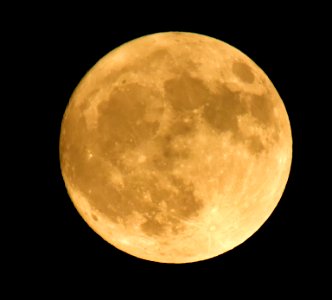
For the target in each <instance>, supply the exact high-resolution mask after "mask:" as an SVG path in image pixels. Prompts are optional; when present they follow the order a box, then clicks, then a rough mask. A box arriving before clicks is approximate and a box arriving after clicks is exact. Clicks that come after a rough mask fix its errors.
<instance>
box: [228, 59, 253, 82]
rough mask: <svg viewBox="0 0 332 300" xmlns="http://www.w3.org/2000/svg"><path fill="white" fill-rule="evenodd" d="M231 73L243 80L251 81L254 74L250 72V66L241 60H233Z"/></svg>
mask: <svg viewBox="0 0 332 300" xmlns="http://www.w3.org/2000/svg"><path fill="white" fill-rule="evenodd" d="M232 70H233V73H234V74H235V75H236V76H237V77H238V78H239V79H240V80H242V81H243V82H246V83H252V82H253V81H254V80H255V76H254V74H253V73H252V71H251V69H250V67H249V66H248V65H247V64H245V63H242V62H235V63H234V64H233V66H232Z"/></svg>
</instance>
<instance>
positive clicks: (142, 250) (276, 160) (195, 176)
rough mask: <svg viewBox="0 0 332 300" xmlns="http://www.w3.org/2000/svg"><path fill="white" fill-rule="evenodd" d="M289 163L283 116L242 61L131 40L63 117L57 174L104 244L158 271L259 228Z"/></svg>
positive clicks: (181, 45) (211, 48) (225, 50)
mask: <svg viewBox="0 0 332 300" xmlns="http://www.w3.org/2000/svg"><path fill="white" fill-rule="evenodd" d="M291 160H292V135H291V127H290V122H289V118H288V115H287V111H286V109H285V106H284V104H283V101H282V99H281V98H280V96H279V94H278V92H277V90H276V88H275V87H274V86H273V84H272V82H271V81H270V80H269V78H268V77H267V75H266V74H265V73H264V72H263V71H262V70H261V69H260V68H259V67H258V66H257V65H256V64H255V63H254V62H253V61H252V60H251V59H250V58H249V57H247V56H246V55H245V54H243V53H242V52H241V51H239V50H237V49H236V48H234V47H232V46H231V45H229V44H227V43H225V42H222V41H220V40H217V39H215V38H212V37H209V36H205V35H201V34H196V33H187V32H164V33H156V34H151V35H147V36H143V37H140V38H137V39H135V40H132V41H130V42H128V43H125V44H123V45H121V46H120V47H118V48H116V49H114V50H113V51H111V52H109V53H108V54H107V55H106V56H104V57H103V58H101V59H100V60H99V61H98V62H97V63H96V64H95V65H94V66H93V67H92V68H91V69H90V70H89V71H88V72H87V74H86V75H85V76H84V77H83V79H82V80H81V81H80V83H79V84H78V86H77V87H76V89H75V90H74V92H73V94H72V96H71V98H70V101H69V103H68V105H67V108H66V111H65V113H64V116H63V120H62V124H61V133H60V164H61V171H62V175H63V179H64V182H65V185H66V189H67V191H68V194H69V196H70V198H71V200H72V202H73V204H74V206H75V207H76V209H77V210H78V212H79V214H80V215H81V216H82V218H83V219H84V220H85V221H86V222H87V224H88V225H89V226H90V227H91V228H92V229H93V230H94V231H95V232H96V233H97V234H98V235H100V236H101V237H102V238H103V239H104V240H105V241H107V242H108V243H110V244H112V245H113V246H114V247H116V248H118V249H120V250H122V251H124V252H126V253H128V254H130V255H133V256H136V257H138V258H141V259H145V260H150V261H155V262H161V263H174V264H175V263H176V264H179V263H189V262H196V261H201V260H206V259H209V258H212V257H215V256H218V255H220V254H222V253H225V252H227V251H229V250H231V249H233V248H234V247H236V246H238V245H240V244H241V243H243V242H244V241H245V240H247V239H248V238H249V237H250V236H252V235H253V234H254V233H255V232H256V231H257V230H258V229H259V228H260V227H261V226H262V225H263V223H264V222H265V221H266V220H267V219H268V218H269V216H270V215H271V213H272V212H273V210H274V209H275V207H276V206H277V204H278V202H279V200H280V198H281V196H282V194H283V191H284V189H285V186H286V183H287V180H288V177H289V173H290V167H291Z"/></svg>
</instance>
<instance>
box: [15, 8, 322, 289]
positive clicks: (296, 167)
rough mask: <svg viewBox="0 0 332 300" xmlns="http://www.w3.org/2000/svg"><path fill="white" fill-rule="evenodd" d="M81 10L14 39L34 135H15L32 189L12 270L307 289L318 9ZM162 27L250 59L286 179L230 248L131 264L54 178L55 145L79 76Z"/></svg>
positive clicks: (46, 19) (41, 276) (36, 18)
mask: <svg viewBox="0 0 332 300" xmlns="http://www.w3.org/2000/svg"><path fill="white" fill-rule="evenodd" d="M86 8H87V11H88V12H86V13H85V14H84V15H80V13H79V12H78V11H76V10H70V11H66V9H64V10H63V11H65V12H66V13H63V11H61V13H59V12H57V13H53V14H52V8H48V9H47V12H48V13H45V12H44V13H42V14H38V13H35V14H33V15H31V17H30V15H28V17H26V18H25V19H24V22H22V23H21V24H22V25H21V26H20V27H19V28H20V29H19V30H18V34H16V33H14V34H12V35H10V36H11V38H12V39H14V40H15V41H14V42H15V45H17V46H15V51H17V53H16V52H15V54H16V55H17V57H20V56H19V53H21V51H22V49H24V53H25V54H24V57H25V59H24V60H25V61H26V62H28V64H27V65H26V66H25V68H24V70H23V72H24V74H22V76H25V78H27V81H26V82H27V84H26V86H24V87H23V88H22V89H24V92H25V93H26V98H25V100H28V101H25V103H24V104H23V107H24V109H25V107H26V109H27V110H28V112H29V113H27V115H28V123H29V132H30V134H27V135H25V134H24V135H23V136H22V135H21V144H22V145H28V146H27V147H26V148H27V150H26V152H27V155H26V158H25V160H26V161H27V163H28V166H27V170H28V174H27V175H26V176H27V177H28V182H29V183H28V185H27V190H25V191H24V194H25V195H26V193H27V191H29V192H30V191H31V197H30V196H29V197H26V198H27V201H23V202H22V208H21V210H22V212H23V213H25V212H26V210H29V216H32V217H29V218H28V220H27V221H26V222H25V224H24V225H22V226H20V228H19V229H16V228H17V227H15V229H16V232H20V238H19V241H18V246H17V247H15V253H16V256H15V259H14V260H13V262H19V263H17V268H16V270H17V272H18V273H19V274H24V275H22V276H23V277H24V278H25V279H26V280H28V279H29V278H34V280H35V281H36V282H49V283H50V282H51V283H52V285H53V284H55V285H57V284H58V288H59V289H60V290H61V288H62V286H63V285H62V284H63V282H64V281H66V282H68V283H72V282H74V281H75V280H77V279H78V278H83V279H84V282H89V283H90V284H91V283H92V282H97V283H100V284H101V282H106V284H108V285H107V286H111V287H112V288H115V287H116V285H117V283H118V282H124V283H128V289H129V290H130V284H131V283H132V282H141V283H142V285H141V288H142V289H143V290H144V289H145V285H149V282H151V281H150V280H152V279H154V282H157V286H160V287H163V289H162V290H161V292H160V293H161V294H162V293H163V291H165V290H168V291H173V288H174V286H182V287H185V288H187V289H188V290H191V291H195V290H206V291H208V290H216V291H217V290H218V291H222V290H223V289H224V288H225V289H226V288H228V287H229V285H230V284H232V286H234V287H235V288H234V289H233V292H234V294H237V293H238V292H239V291H241V290H242V289H244V290H245V291H246V290H247V289H250V290H253V291H256V290H257V291H261V288H260V286H261V287H262V286H264V287H267V286H269V287H271V289H272V290H273V291H275V290H287V289H288V288H289V287H292V289H293V290H295V291H296V290H299V291H300V290H302V291H303V289H304V287H306V288H308V287H310V286H313V284H314V282H315V279H316V278H317V277H320V276H319V275H321V274H320V273H319V271H317V270H318V269H319V267H320V266H321V265H320V263H318V257H319V254H317V253H316V251H315V248H316V246H317V245H319V244H320V243H319V241H318V236H317V234H316V232H315V229H313V223H315V222H316V219H318V218H317V217H316V216H315V215H313V214H314V213H315V205H313V202H312V200H313V199H316V198H317V197H318V196H317V193H316V192H314V191H313V189H311V188H310V186H311V184H310V182H311V181H312V179H311V176H312V168H313V164H312V162H311V159H310V157H311V156H312V155H313V146H311V139H312V137H313V129H312V127H311V123H312V122H313V119H312V112H311V109H309V100H310V99H312V96H313V95H312V94H311V92H310V88H309V87H310V86H311V85H312V84H313V79H312V78H311V75H310V74H312V71H310V70H312V69H313V68H314V64H315V59H314V57H316V55H317V53H315V48H316V47H314V46H313V45H315V44H316V45H317V44H319V42H320V38H319V36H318V35H317V29H316V27H314V26H313V23H314V21H313V19H315V18H317V16H316V17H315V15H314V12H312V13H308V11H309V10H306V11H305V12H303V11H301V10H297V9H296V10H294V11H290V12H289V11H288V8H287V9H286V8H285V9H284V10H281V11H280V12H276V10H275V8H273V7H272V8H271V7H270V8H264V11H265V12H264V13H259V12H258V13H257V14H255V15H252V14H248V15H247V18H243V17H242V16H240V15H239V14H238V13H237V12H236V11H234V10H231V11H227V9H226V8H225V9H224V11H222V10H221V9H220V8H219V7H217V6H216V7H213V6H210V7H208V8H206V9H205V10H200V8H199V7H198V8H197V10H196V11H195V14H193V13H192V12H189V11H186V10H183V11H179V10H178V8H174V10H170V11H167V12H166V11H165V10H164V7H163V5H161V6H160V8H152V11H151V12H150V13H149V12H147V13H146V15H144V16H143V14H142V15H141V14H140V13H135V8H133V7H131V8H130V11H131V12H132V15H129V14H127V13H126V10H123V9H122V10H119V11H118V10H116V9H115V8H114V9H113V10H109V11H107V12H108V13H107V12H106V13H105V12H104V14H102V16H101V15H100V13H101V11H102V10H103V7H99V8H98V9H97V10H96V11H93V12H92V11H91V12H89V7H86ZM128 9H129V8H128ZM45 11H46V10H45ZM226 16H228V17H227V19H225V17H226ZM22 20H23V19H22ZM163 31H189V32H196V33H201V34H206V35H209V36H212V37H215V38H217V39H221V40H223V41H225V42H227V43H229V44H231V45H233V46H234V47H236V48H238V49H240V50H241V51H242V52H244V53H245V54H247V55H248V56H249V57H250V58H251V59H253V60H254V61H255V62H256V64H257V65H259V66H260V67H261V68H262V69H263V70H264V72H265V73H266V74H267V75H268V76H269V78H270V79H271V81H272V82H273V84H274V85H275V87H276V89H277V90H278V92H279V94H280V96H281V98H282V99H283V101H284V104H285V106H286V109H287V112H288V114H289V118H290V122H291V127H292V134H293V162H292V168H291V173H290V177H289V180H288V183H287V186H286V189H285V192H284V194H283V196H282V198H281V200H280V202H279V204H278V206H277V208H276V209H275V211H274V212H273V214H272V215H271V217H270V218H269V219H268V221H267V222H266V223H265V224H264V225H263V226H262V227H261V228H260V230H259V231H258V232H257V233H255V234H254V235H253V236H252V237H250V238H249V239H248V240H247V241H246V242H244V243H243V244H241V245H239V246H238V247H236V248H235V249H233V250H232V251H229V252H227V253H225V254H223V255H221V256H219V257H216V258H213V259H210V260H207V261H202V262H197V263H192V264H183V265H168V264H160V263H154V262H149V261H145V260H140V259H137V258H135V257H132V256H130V255H128V254H126V253H123V252H121V251H119V250H117V249H116V248H114V247H113V246H111V245H109V244H108V243H107V242H105V241H104V240H103V239H102V238H100V237H99V236H98V235H97V234H95V233H94V232H93V231H92V229H90V228H89V227H88V225H87V224H86V223H85V222H84V221H83V219H82V218H81V217H80V215H79V214H78V212H77V211H76V209H75V208H74V206H73V205H72V203H71V200H70V198H69V196H68V194H67V191H66V188H65V185H64V182H63V179H62V176H61V170H60V162H59V151H58V148H59V136H60V125H61V120H62V116H63V113H64V111H65V108H66V105H67V104H68V101H69V98H70V96H71V94H72V92H73V90H74V89H75V87H76V86H77V84H78V83H79V81H80V80H81V79H82V77H83V76H84V75H85V73H86V72H87V71H88V70H89V69H90V68H91V67H92V66H93V65H94V64H95V63H96V62H97V61H98V60H99V59H100V58H101V57H102V56H104V55H105V54H107V53H108V52H109V51H111V50H112V49H114V48H115V47H117V46H119V45H121V44H122V43H124V42H127V41H130V40H132V39H134V38H137V37H140V36H142V35H146V34H150V33H156V32H163ZM316 51H317V50H316ZM22 60H23V59H22ZM27 95H29V98H28V96H27ZM24 109H23V110H24ZM30 126H31V130H30ZM31 132H33V134H32V137H31ZM30 152H31V153H30ZM28 153H29V154H28ZM30 154H31V155H30ZM271 171H272V172H273V170H271ZM20 192H21V191H19V190H18V191H17V193H20ZM26 202H28V203H26ZM23 219H24V220H25V218H23V217H22V220H23ZM27 228H29V229H27ZM317 272H318V273H317ZM129 283H130V284H129ZM203 283H204V284H203ZM245 286H247V287H246V288H245ZM249 287H250V288H249ZM147 290H148V289H147ZM124 292H125V291H124ZM143 294H144V293H143ZM220 295H221V292H220Z"/></svg>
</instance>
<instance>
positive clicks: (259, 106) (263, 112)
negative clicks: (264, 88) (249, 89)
mask: <svg viewBox="0 0 332 300" xmlns="http://www.w3.org/2000/svg"><path fill="white" fill-rule="evenodd" d="M250 111H251V113H252V115H253V116H254V118H256V119H257V120H258V122H260V123H261V124H262V125H265V126H269V125H272V124H273V121H274V115H273V103H272V101H271V99H270V98H269V95H268V94H263V95H252V97H251V101H250Z"/></svg>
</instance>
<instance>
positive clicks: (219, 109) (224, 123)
mask: <svg viewBox="0 0 332 300" xmlns="http://www.w3.org/2000/svg"><path fill="white" fill-rule="evenodd" d="M247 112H248V108H247V105H246V103H245V102H242V100H241V98H240V93H238V92H232V91H231V90H230V89H229V88H228V87H227V86H225V85H224V86H221V87H220V88H219V91H218V93H216V94H214V95H213V96H211V97H210V99H209V102H208V103H206V105H205V107H204V111H203V116H204V118H205V120H206V121H207V122H208V124H210V125H211V127H212V128H214V129H215V130H217V131H219V132H225V131H231V132H232V134H233V137H234V138H239V137H241V136H242V135H241V132H240V130H239V126H238V120H237V117H238V116H240V115H243V114H245V113H247Z"/></svg>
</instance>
